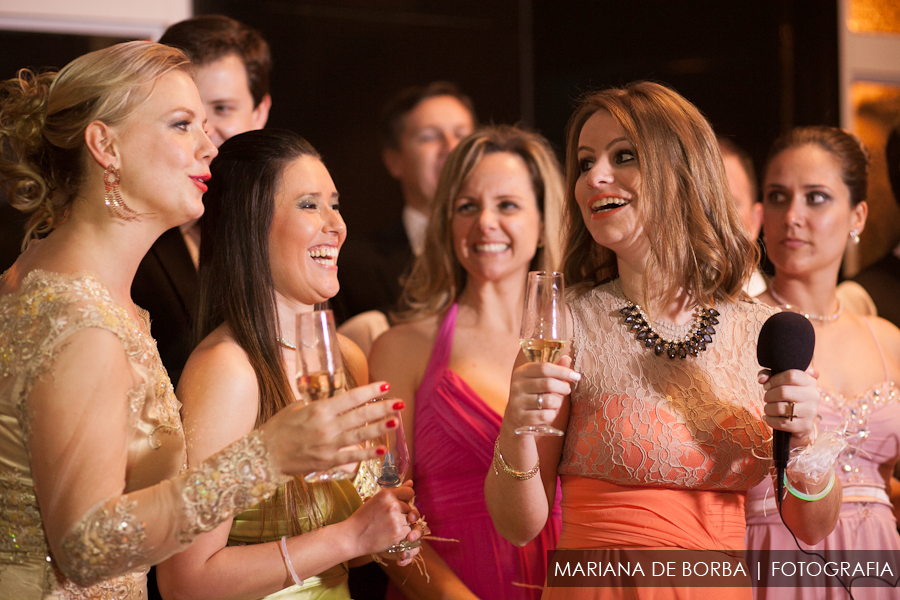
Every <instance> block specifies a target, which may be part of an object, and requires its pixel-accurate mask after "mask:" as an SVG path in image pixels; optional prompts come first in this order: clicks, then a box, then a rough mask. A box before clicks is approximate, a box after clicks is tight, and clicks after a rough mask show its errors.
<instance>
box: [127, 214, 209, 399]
mask: <svg viewBox="0 0 900 600" xmlns="http://www.w3.org/2000/svg"><path fill="white" fill-rule="evenodd" d="M131 297H132V299H133V300H134V303H135V304H137V305H138V306H140V307H141V308H144V309H147V311H148V312H149V313H150V333H151V335H153V338H154V339H155V340H156V345H157V347H158V348H159V355H160V357H161V358H162V362H163V365H165V367H166V371H168V372H169V377H170V378H171V379H172V385H174V386H177V385H178V379H179V378H180V377H181V371H182V370H184V364H185V363H186V362H187V359H188V356H190V354H191V350H193V344H192V343H191V340H192V336H193V328H194V320H195V319H196V317H197V269H196V268H194V263H193V261H192V260H191V255H190V252H188V249H187V244H185V242H184V238H183V237H182V235H181V231H179V229H178V228H177V227H174V228H172V229H170V230H168V231H166V232H165V233H163V234H162V235H161V236H160V238H159V239H158V240H156V243H155V244H153V246H152V247H151V248H150V251H149V252H147V256H145V257H144V260H142V261H141V266H140V267H138V271H137V274H136V275H135V277H134V283H132V284H131Z"/></svg>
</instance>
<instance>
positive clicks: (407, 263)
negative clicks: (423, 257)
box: [332, 220, 415, 322]
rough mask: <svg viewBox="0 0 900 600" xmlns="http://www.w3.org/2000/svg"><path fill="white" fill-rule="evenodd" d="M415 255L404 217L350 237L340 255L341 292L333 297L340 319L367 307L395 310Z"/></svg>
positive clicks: (336, 313) (344, 318)
mask: <svg viewBox="0 0 900 600" xmlns="http://www.w3.org/2000/svg"><path fill="white" fill-rule="evenodd" d="M414 258H415V257H414V256H413V253H412V248H411V247H410V245H409V238H408V237H407V236H406V230H405V229H404V228H403V222H402V221H400V220H398V221H396V222H395V223H394V224H393V225H391V226H390V227H387V228H385V229H383V230H381V231H378V232H376V233H375V234H373V235H371V236H369V237H367V238H363V239H355V240H354V239H352V238H347V241H346V242H344V246H343V247H342V248H341V253H340V256H339V257H338V279H339V280H340V282H341V291H340V292H338V295H337V296H335V297H334V299H333V300H332V306H333V308H334V311H335V316H336V317H337V319H338V320H339V321H341V322H343V321H345V320H347V319H349V318H350V317H352V316H354V315H358V314H359V313H361V312H365V311H367V310H380V311H382V312H385V313H387V312H389V311H390V310H392V309H393V308H394V307H395V306H396V305H397V300H399V298H400V290H401V286H400V280H401V279H402V278H403V277H405V276H406V275H407V274H408V273H409V270H410V269H411V268H412V263H413V259H414Z"/></svg>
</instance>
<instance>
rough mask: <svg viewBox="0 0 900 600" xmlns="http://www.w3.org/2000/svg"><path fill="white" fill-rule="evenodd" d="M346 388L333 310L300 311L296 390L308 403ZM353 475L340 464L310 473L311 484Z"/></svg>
mask: <svg viewBox="0 0 900 600" xmlns="http://www.w3.org/2000/svg"><path fill="white" fill-rule="evenodd" d="M346 390H347V377H346V375H345V373H344V362H343V359H342V358H341V351H340V348H339V347H338V343H337V333H336V332H335V329H334V314H333V313H332V312H331V311H330V310H314V311H312V312H304V313H298V314H297V391H298V392H299V394H300V399H301V400H302V401H304V402H306V403H309V402H315V401H316V400H322V399H324V398H331V397H332V396H334V395H336V394H340V393H341V392H344V391H346ZM352 477H353V475H352V474H351V473H348V472H347V471H344V470H343V469H341V468H339V467H335V468H333V469H330V470H328V471H322V472H317V473H309V474H308V475H307V476H306V477H304V480H306V481H307V482H309V483H315V482H320V481H333V480H338V479H351V478H352Z"/></svg>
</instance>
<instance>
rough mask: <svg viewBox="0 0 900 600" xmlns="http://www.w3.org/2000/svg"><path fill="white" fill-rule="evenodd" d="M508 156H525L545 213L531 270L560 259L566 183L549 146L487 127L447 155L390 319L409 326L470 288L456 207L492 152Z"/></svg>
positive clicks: (524, 134) (511, 130)
mask: <svg viewBox="0 0 900 600" xmlns="http://www.w3.org/2000/svg"><path fill="white" fill-rule="evenodd" d="M497 152H508V153H510V154H514V155H516V156H519V157H521V158H522V160H523V161H525V165H526V166H527V167H528V173H529V175H530V176H531V185H532V189H533V190H534V194H535V197H536V199H537V204H538V210H539V211H540V212H541V216H542V221H543V232H542V235H541V239H542V240H543V242H544V244H543V247H541V248H539V249H538V251H537V253H536V254H535V257H534V260H533V261H532V264H531V268H532V269H543V270H553V269H555V268H556V266H557V264H558V263H557V261H558V258H559V256H560V240H561V235H560V229H561V221H562V219H561V209H562V204H563V181H562V175H561V173H560V167H559V162H558V161H557V160H556V155H555V154H554V152H553V149H552V148H551V147H550V143H549V142H548V141H547V140H546V139H545V138H544V137H543V136H541V135H539V134H537V133H532V132H530V131H526V130H524V129H522V128H519V127H513V126H510V125H497V126H492V127H485V128H484V129H480V130H478V131H476V132H475V133H473V134H471V135H469V136H468V137H466V138H465V139H463V140H462V141H461V142H460V143H459V145H458V146H457V147H456V148H455V149H454V150H453V152H451V153H450V156H448V157H447V162H446V163H445V165H444V169H443V171H441V177H440V179H439V180H438V187H437V192H436V193H435V199H434V205H433V206H432V211H431V219H430V221H429V222H428V233H427V236H426V239H425V248H424V250H423V252H422V254H421V256H419V257H418V258H417V259H416V261H415V264H414V265H413V268H412V272H411V273H410V276H409V278H408V279H407V280H406V282H405V283H404V286H403V292H402V293H401V295H400V309H399V310H398V311H397V312H396V313H394V314H393V315H392V317H393V318H394V320H395V321H398V322H405V321H413V320H417V319H422V318H425V317H428V316H432V315H436V314H440V313H442V312H443V311H444V310H446V309H447V307H448V306H450V304H452V303H453V301H454V300H455V299H456V297H457V296H458V295H459V294H460V292H462V290H463V288H464V287H465V285H466V271H465V269H463V267H462V265H461V264H460V262H459V260H458V259H457V257H456V253H455V252H454V251H453V234H452V231H451V221H452V220H453V205H454V202H455V201H456V198H457V196H458V195H459V193H460V189H461V188H462V186H463V184H464V183H465V181H466V179H468V177H469V175H470V174H471V173H472V171H473V170H474V169H475V167H476V166H478V163H480V162H481V159H482V158H484V157H485V156H486V155H488V154H494V153H497Z"/></svg>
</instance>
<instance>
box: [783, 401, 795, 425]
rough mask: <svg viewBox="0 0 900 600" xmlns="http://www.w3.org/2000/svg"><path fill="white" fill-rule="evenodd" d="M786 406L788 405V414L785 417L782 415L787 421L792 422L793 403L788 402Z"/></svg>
mask: <svg viewBox="0 0 900 600" xmlns="http://www.w3.org/2000/svg"><path fill="white" fill-rule="evenodd" d="M787 404H788V412H787V414H786V415H784V418H785V419H787V420H788V421H793V420H794V403H793V402H788V403H787Z"/></svg>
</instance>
